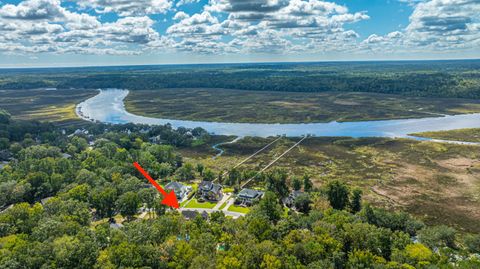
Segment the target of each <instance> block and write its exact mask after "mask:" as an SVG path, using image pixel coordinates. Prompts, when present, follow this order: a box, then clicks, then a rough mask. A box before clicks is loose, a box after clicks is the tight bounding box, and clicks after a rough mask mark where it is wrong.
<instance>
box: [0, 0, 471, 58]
mask: <svg viewBox="0 0 480 269" xmlns="http://www.w3.org/2000/svg"><path fill="white" fill-rule="evenodd" d="M62 1H63V0H24V1H21V2H20V3H18V4H3V5H2V4H0V51H3V53H20V52H24V53H31V54H35V53H80V54H109V55H114V54H115V55H117V54H119V55H137V54H140V53H143V52H145V51H148V52H154V51H160V50H161V51H170V52H178V51H186V52H193V53H207V54H235V53H242V54H249V53H270V54H272V53H278V54H288V53H304V52H305V53H326V52H330V51H335V52H336V51H338V52H343V53H364V52H367V53H379V52H388V53H397V52H402V51H408V50H415V51H421V50H423V51H440V50H449V51H452V50H464V49H471V50H472V49H475V48H478V47H480V17H479V16H478V14H480V0H398V1H401V2H406V3H408V4H410V5H411V6H412V9H413V12H412V14H411V15H410V17H409V24H408V26H406V27H405V28H403V29H394V30H393V31H392V32H390V33H387V34H378V33H377V34H375V33H372V34H371V35H369V36H363V37H362V36H360V35H359V34H358V33H357V32H356V31H355V30H353V29H356V28H354V27H350V25H352V24H355V23H358V22H360V21H364V20H368V19H369V18H370V17H369V15H368V13H367V11H365V12H351V11H350V10H349V9H348V7H347V6H346V5H340V4H337V3H335V2H331V1H322V0H209V2H208V4H206V5H205V6H204V7H203V9H201V10H199V11H197V12H191V11H190V10H189V8H186V9H184V8H183V6H184V5H187V4H192V3H199V0H177V1H175V0H137V1H131V0H129V1H127V0H76V1H75V3H76V4H72V2H67V1H65V2H62ZM0 3H1V2H0ZM187 11H189V13H187ZM106 13H112V14H113V15H114V16H112V17H113V18H116V19H115V20H113V21H112V20H111V18H112V17H108V18H109V20H108V21H106V20H105V19H104V18H105V17H104V15H105V14H106ZM159 14H163V15H162V16H158V15H159ZM162 24H163V25H162ZM159 25H162V27H158V26H159ZM156 29H162V30H160V31H161V32H158V30H156ZM163 29H165V30H163Z"/></svg>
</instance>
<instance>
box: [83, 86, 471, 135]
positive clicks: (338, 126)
mask: <svg viewBox="0 0 480 269" xmlns="http://www.w3.org/2000/svg"><path fill="white" fill-rule="evenodd" d="M127 95H128V90H120V89H106V90H100V92H99V94H98V95H96V96H94V97H92V98H90V99H87V100H85V101H84V102H82V103H80V104H78V105H77V109H76V111H77V114H78V115H79V116H80V117H82V118H83V119H86V120H91V121H100V122H105V123H113V124H121V123H141V124H153V125H163V124H167V123H170V124H171V125H172V127H174V128H177V127H180V126H183V127H186V128H195V127H202V128H204V129H205V130H207V131H208V132H210V133H212V134H217V135H236V136H239V137H243V136H260V137H268V136H275V135H286V136H301V135H315V136H351V137H409V136H408V134H411V133H417V132H426V131H440V130H452V129H460V128H479V127H480V113H475V114H461V115H447V116H441V117H428V118H420V119H396V120H378V121H359V122H328V123H297V124H263V123H230V122H205V121H189V120H171V119H161V118H151V117H144V116H139V115H134V114H132V113H129V112H128V111H126V109H125V105H124V103H123V100H124V99H125V97H126V96H127Z"/></svg>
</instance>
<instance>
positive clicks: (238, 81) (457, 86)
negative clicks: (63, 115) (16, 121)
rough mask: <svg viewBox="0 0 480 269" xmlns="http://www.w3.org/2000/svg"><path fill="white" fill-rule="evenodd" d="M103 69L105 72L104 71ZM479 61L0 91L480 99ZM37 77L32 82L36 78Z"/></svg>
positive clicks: (13, 84) (77, 80) (153, 74)
mask: <svg viewBox="0 0 480 269" xmlns="http://www.w3.org/2000/svg"><path fill="white" fill-rule="evenodd" d="M100 70H102V71H100ZM479 70H480V61H432V62H428V61H427V62H369V63H295V64H286V63H284V64H250V65H248V64H244V65H240V64H237V65H212V66H209V65H206V66H183V67H178V66H173V67H172V68H171V69H168V68H165V67H162V68H160V67H159V68H153V67H151V68H149V67H130V68H127V67H125V68H123V69H122V68H116V69H110V68H104V69H101V68H100V69H99V68H97V69H92V70H85V72H84V73H81V72H79V70H76V69H72V71H71V73H68V72H62V74H55V75H54V74H52V73H51V71H50V72H46V71H45V73H41V70H37V72H40V73H38V75H37V76H35V77H32V76H31V74H28V75H27V74H25V75H23V74H22V73H18V72H16V73H12V74H8V73H7V74H6V75H5V76H6V78H8V79H6V80H4V82H1V83H0V89H28V88H35V87H58V88H124V89H130V90H157V89H162V88H228V89H240V90H256V91H294V92H324V91H343V92H374V93H386V94H402V95H406V96H423V97H460V98H479V97H480V71H479ZM35 79H36V82H35V81H32V80H35Z"/></svg>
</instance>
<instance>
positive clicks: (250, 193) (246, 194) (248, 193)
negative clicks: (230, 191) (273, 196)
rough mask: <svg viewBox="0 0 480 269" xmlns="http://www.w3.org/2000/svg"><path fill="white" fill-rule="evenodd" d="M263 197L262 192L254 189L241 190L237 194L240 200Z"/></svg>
mask: <svg viewBox="0 0 480 269" xmlns="http://www.w3.org/2000/svg"><path fill="white" fill-rule="evenodd" d="M262 195H263V192H261V191H257V190H254V189H242V190H241V191H240V192H239V193H238V196H239V197H242V198H249V199H254V198H257V197H261V196H262Z"/></svg>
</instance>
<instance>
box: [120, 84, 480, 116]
mask: <svg viewBox="0 0 480 269" xmlns="http://www.w3.org/2000/svg"><path fill="white" fill-rule="evenodd" d="M125 104H126V109H127V110H128V111H129V112H131V113H134V114H138V115H142V116H148V117H159V118H167V119H182V120H198V121H217V122H246V123H302V122H305V123H310V122H330V121H339V122H341V121H367V120H384V119H403V118H422V117H432V116H439V115H444V114H450V115H453V114H462V113H478V112H480V101H478V100H470V99H458V98H457V99H455V98H425V97H405V96H400V95H394V94H378V93H352V92H350V93H342V92H316V93H308V92H281V93H280V92H266V91H242V90H228V89H192V88H191V89H158V90H148V91H146V90H138V91H131V92H130V94H129V95H128V96H127V98H126V100H125Z"/></svg>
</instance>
